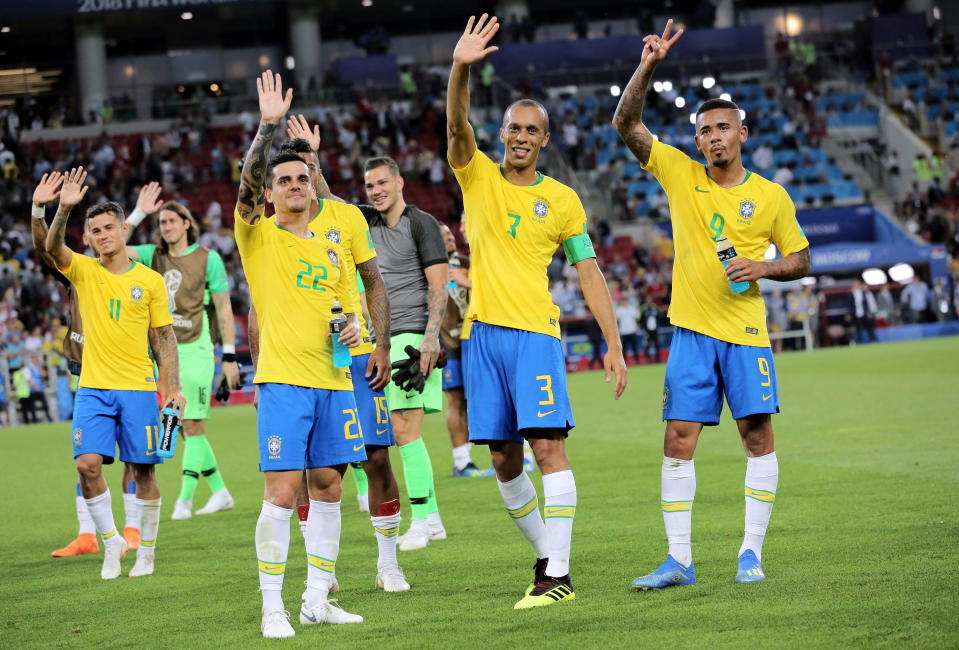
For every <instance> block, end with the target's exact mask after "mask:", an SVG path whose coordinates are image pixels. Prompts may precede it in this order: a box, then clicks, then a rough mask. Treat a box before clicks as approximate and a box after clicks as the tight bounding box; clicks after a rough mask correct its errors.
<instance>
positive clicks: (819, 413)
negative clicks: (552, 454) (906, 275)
mask: <svg viewBox="0 0 959 650" xmlns="http://www.w3.org/2000/svg"><path fill="white" fill-rule="evenodd" d="M957 360H959V338H953V339H934V340H926V341H918V342H913V343H899V344H888V345H874V346H860V347H856V348H843V349H828V350H821V351H816V352H813V353H808V354H807V353H793V354H787V355H780V356H779V357H778V358H777V364H778V373H777V374H778V375H779V380H780V393H781V395H782V397H783V413H782V414H781V415H779V416H777V417H776V418H775V420H774V423H775V427H776V435H777V450H778V453H779V457H780V482H779V493H778V498H777V501H776V507H775V510H774V512H773V518H772V523H771V526H770V530H769V535H768V538H767V542H766V546H765V550H764V554H763V557H764V565H765V568H766V571H767V574H768V576H769V577H768V579H767V580H766V581H765V582H761V583H756V584H747V585H737V584H735V583H733V576H734V575H735V570H736V553H737V551H738V549H739V544H740V541H741V536H742V526H743V522H742V518H743V496H742V485H743V473H744V471H745V461H744V458H743V453H742V449H741V447H740V445H739V442H738V437H737V435H736V430H735V426H734V424H733V423H732V421H731V420H729V419H728V417H729V416H728V411H727V412H725V413H724V418H725V419H724V421H723V423H722V424H721V425H720V426H719V427H715V428H710V429H707V430H706V432H705V433H704V435H703V437H702V438H701V441H700V447H699V451H698V453H697V455H696V465H697V481H698V492H697V495H696V505H695V509H694V517H693V526H694V527H693V541H694V557H695V563H696V570H697V574H698V577H699V583H698V584H697V585H695V586H691V587H681V588H672V589H667V590H664V591H661V592H652V593H633V592H632V591H630V590H629V588H628V586H629V582H630V580H632V578H634V577H636V576H637V575H640V574H643V573H647V572H648V571H650V570H652V569H653V568H655V567H656V566H657V565H658V564H659V563H660V562H661V561H662V559H663V558H664V557H665V550H666V548H665V540H664V533H663V527H662V519H661V515H660V512H659V509H658V500H659V466H660V461H661V456H662V429H663V425H662V423H661V422H660V421H659V408H660V404H661V391H662V371H663V370H662V367H661V366H660V367H646V368H634V369H633V370H632V371H631V374H630V386H629V388H628V390H627V393H626V395H625V396H624V397H623V399H622V400H621V401H619V402H614V401H613V400H612V398H611V396H610V390H609V387H608V386H607V385H606V384H604V383H603V382H602V376H601V375H600V374H598V373H580V374H576V375H572V376H571V377H570V381H569V383H570V393H571V396H572V399H573V404H574V409H575V413H576V419H577V422H578V423H579V426H578V427H577V428H576V429H575V430H574V431H573V435H572V437H571V438H570V445H569V447H570V456H571V460H572V465H573V469H574V471H575V473H576V481H577V485H578V490H579V508H578V510H577V516H576V523H575V528H574V538H573V557H572V569H573V571H572V575H573V581H574V585H575V587H576V594H577V599H576V600H575V601H572V602H570V603H561V604H558V605H554V606H552V607H548V608H544V609H538V610H530V611H524V612H514V611H513V610H512V606H513V603H514V602H515V601H516V600H518V599H519V598H520V597H521V596H522V594H523V590H524V589H525V587H526V585H527V584H528V582H529V579H530V575H531V566H532V561H533V558H532V554H531V553H530V551H529V548H528V546H527V545H526V543H525V542H524V541H523V540H522V538H521V537H520V535H519V533H518V532H517V531H516V530H515V527H514V526H513V524H512V522H511V521H510V520H509V518H508V517H507V516H506V515H505V513H504V512H503V506H502V503H501V501H500V497H499V494H498V491H497V489H496V486H495V485H494V483H493V479H491V478H488V479H458V478H452V477H450V475H449V472H450V464H451V463H450V453H449V441H448V437H447V435H446V432H445V426H444V421H443V418H442V417H441V416H431V417H428V418H427V419H426V438H427V441H428V445H429V449H430V453H431V455H432V458H433V465H434V471H435V474H436V476H437V492H438V495H439V499H440V508H441V512H442V515H443V520H444V522H445V524H446V528H447V530H448V531H449V535H450V537H449V539H448V540H446V541H443V542H437V543H434V544H432V545H430V547H429V548H427V549H426V550H423V551H416V552H412V553H401V554H400V561H401V563H402V565H403V567H404V569H405V570H406V575H407V577H408V579H409V581H410V583H411V584H412V585H413V589H412V591H410V592H408V593H404V594H385V593H383V592H378V591H376V590H375V589H373V579H374V575H375V563H376V545H375V541H374V539H373V535H372V531H371V527H370V523H369V518H368V516H367V515H365V514H361V513H359V512H357V510H356V506H355V503H356V501H355V498H354V489H353V485H352V481H351V480H350V479H349V478H347V480H346V482H345V490H344V498H343V504H344V505H343V537H342V544H341V551H340V557H339V561H338V563H337V575H338V578H339V581H340V584H341V586H342V588H343V592H342V593H340V594H339V598H340V601H341V603H342V605H343V606H344V608H345V609H347V611H350V612H355V613H359V614H362V615H363V616H364V617H365V618H366V622H365V623H362V624H360V625H344V626H309V627H305V626H300V625H299V624H298V623H297V622H295V620H296V617H297V615H296V611H297V608H298V604H299V597H300V593H301V592H302V590H303V581H304V580H305V575H306V563H305V561H304V559H305V558H304V554H303V545H302V538H301V536H300V534H299V531H298V530H296V529H295V525H294V531H293V534H292V543H291V552H290V564H289V567H288V571H287V575H286V583H285V589H284V597H285V601H286V604H287V607H288V609H290V610H291V611H293V612H294V616H293V618H294V627H295V628H296V630H297V636H296V638H295V639H291V640H288V641H285V642H279V643H270V642H267V641H265V640H263V639H261V638H260V636H259V620H260V619H259V607H260V596H259V592H258V590H257V572H256V557H255V552H254V548H253V528H254V524H255V521H256V517H257V514H258V512H259V507H260V501H261V497H262V479H261V477H260V475H259V473H258V472H257V471H256V462H257V461H256V454H257V452H256V434H255V426H254V425H255V419H254V418H255V415H254V411H253V409H252V407H235V408H229V409H215V410H214V411H213V419H212V420H211V422H210V425H209V428H208V430H209V436H210V439H211V441H212V443H213V445H214V448H215V449H216V453H217V456H218V460H219V465H220V467H221V468H222V471H223V474H224V477H225V479H226V481H227V485H228V486H229V488H230V490H231V491H232V493H233V495H234V496H235V498H236V500H237V507H236V508H235V509H234V510H232V511H230V512H226V513H219V514H216V515H212V516H209V517H194V518H193V519H191V520H187V521H179V522H173V521H170V519H169V517H170V513H171V511H172V508H173V502H174V500H175V499H176V495H177V492H178V490H179V470H180V459H179V458H178V459H176V460H175V461H174V462H170V463H167V464H166V465H165V466H163V467H161V468H160V470H159V478H160V485H161V489H162V491H163V494H164V505H163V511H162V512H163V514H162V517H163V518H162V521H161V526H160V535H159V539H158V545H157V572H156V574H155V575H154V576H152V577H149V578H141V579H129V578H126V577H121V578H119V579H117V580H113V581H109V582H104V581H101V580H100V578H99V569H100V562H101V559H102V555H101V554H97V555H87V556H82V557H80V558H65V559H54V558H51V557H50V555H49V554H50V551H51V550H52V549H54V548H59V547H60V546H62V545H63V544H64V543H66V542H67V541H69V540H70V539H72V538H73V536H74V535H75V533H76V522H75V516H74V507H73V494H74V492H73V483H74V480H75V477H74V470H73V466H72V461H71V459H70V431H69V425H68V424H66V423H62V424H57V425H34V426H31V427H19V428H15V429H0V453H2V458H3V459H4V472H3V474H2V478H0V486H2V487H3V495H4V505H3V508H2V514H3V517H2V521H3V528H2V530H3V534H2V536H0V540H2V544H0V567H2V575H3V580H2V581H0V603H2V611H0V646H3V647H10V648H24V647H38V648H50V647H76V648H81V647H82V648H87V647H97V648H114V647H115V648H120V647H123V648H131V647H137V648H159V647H184V648H185V647H221V648H235V647H247V646H258V645H261V644H267V645H279V644H280V643H282V644H283V645H285V646H287V647H307V646H311V647H316V646H317V645H320V644H324V645H331V646H332V647H364V646H365V647H370V646H371V645H373V644H386V645H388V646H390V647H396V648H420V647H453V646H468V647H475V646H484V647H486V648H507V647H509V648H516V647H537V646H544V645H546V646H551V647H555V646H569V645H573V644H575V645H577V646H579V647H598V646H606V647H614V646H617V647H624V646H640V645H642V646H646V647H664V646H691V645H694V644H695V645H709V646H724V647H745V646H751V647H764V646H776V647H837V646H850V645H863V646H893V645H896V646H901V645H907V646H915V647H919V646H925V647H930V646H935V647H946V646H951V647H956V646H959V598H957V597H956V584H957V582H959V569H957V566H956V565H957V562H956V560H957V554H959V552H957V550H956V549H957V543H959V525H957V516H956V512H957V511H956V504H957V503H959V489H957V488H959V470H957V466H959V442H957V439H956V436H957V433H959V427H957V425H956V402H955V401H954V400H955V395H956V388H957V386H959V367H957V363H956V362H957ZM473 457H474V459H475V460H476V461H477V462H478V464H480V465H483V464H485V463H486V462H487V461H488V458H487V456H486V452H485V449H484V448H481V447H480V448H476V449H474V451H473ZM393 460H394V467H395V468H396V470H397V475H398V477H399V478H400V480H402V472H401V471H400V468H401V465H400V461H399V458H398V456H397V455H395V454H394V459H393ZM105 473H106V475H107V480H108V482H109V484H110V487H111V490H112V491H113V493H114V495H115V496H114V510H115V511H116V512H117V523H118V525H122V519H123V518H122V510H121V503H120V499H119V493H120V486H119V482H120V473H119V469H118V468H116V467H110V468H107V469H106V472H105ZM533 482H534V484H535V485H536V486H537V488H540V487H541V486H540V480H539V476H538V475H534V477H533ZM207 494H208V491H207V488H206V487H205V486H202V485H201V487H200V488H199V489H198V491H197V494H196V496H195V498H194V503H195V505H196V506H200V505H202V504H203V503H204V502H205V500H206V497H207ZM403 510H404V516H408V513H409V509H408V507H407V502H406V501H405V498H404V503H403ZM294 519H295V517H294ZM407 524H408V521H406V522H404V529H405V526H406V525H407ZM101 548H102V547H101ZM101 553H102V552H101ZM132 564H133V559H132V557H128V558H127V559H126V560H125V561H124V571H128V570H129V568H130V567H131V566H132Z"/></svg>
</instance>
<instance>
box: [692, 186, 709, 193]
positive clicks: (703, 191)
mask: <svg viewBox="0 0 959 650" xmlns="http://www.w3.org/2000/svg"><path fill="white" fill-rule="evenodd" d="M693 189H694V190H696V191H697V192H702V193H703V194H709V190H701V189H699V185H696V186H694V187H693Z"/></svg>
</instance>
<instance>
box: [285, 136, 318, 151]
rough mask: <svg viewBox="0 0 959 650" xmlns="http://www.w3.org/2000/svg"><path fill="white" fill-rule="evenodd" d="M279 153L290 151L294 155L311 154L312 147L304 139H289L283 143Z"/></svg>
mask: <svg viewBox="0 0 959 650" xmlns="http://www.w3.org/2000/svg"><path fill="white" fill-rule="evenodd" d="M280 151H292V152H294V153H313V147H311V146H310V143H309V142H307V141H306V139H305V138H290V139H289V140H287V141H286V142H284V143H283V146H282V147H280Z"/></svg>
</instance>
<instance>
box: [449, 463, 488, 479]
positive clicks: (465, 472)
mask: <svg viewBox="0 0 959 650" xmlns="http://www.w3.org/2000/svg"><path fill="white" fill-rule="evenodd" d="M486 471H488V470H482V469H480V468H479V467H477V466H476V463H474V462H472V461H470V462H469V463H468V464H467V465H466V467H464V468H463V469H456V466H455V465H454V466H453V476H455V477H457V478H459V477H464V476H469V477H476V476H486V475H487V474H485V472H486Z"/></svg>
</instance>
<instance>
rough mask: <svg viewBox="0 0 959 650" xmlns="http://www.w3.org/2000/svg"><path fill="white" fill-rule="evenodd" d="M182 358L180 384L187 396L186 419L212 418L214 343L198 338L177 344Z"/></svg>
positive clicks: (184, 415) (184, 413) (214, 364)
mask: <svg viewBox="0 0 959 650" xmlns="http://www.w3.org/2000/svg"><path fill="white" fill-rule="evenodd" d="M176 347H177V351H178V352H179V358H180V384H181V385H182V386H183V396H184V397H185V398H186V409H185V410H184V412H183V419H184V420H208V419H209V418H210V390H211V388H212V386H213V372H214V370H215V366H216V361H215V359H214V358H213V344H212V343H210V342H209V341H203V340H197V341H193V342H192V343H181V344H179V345H177V346H176Z"/></svg>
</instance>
